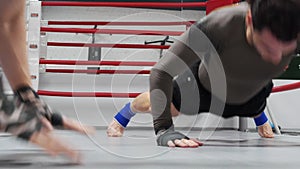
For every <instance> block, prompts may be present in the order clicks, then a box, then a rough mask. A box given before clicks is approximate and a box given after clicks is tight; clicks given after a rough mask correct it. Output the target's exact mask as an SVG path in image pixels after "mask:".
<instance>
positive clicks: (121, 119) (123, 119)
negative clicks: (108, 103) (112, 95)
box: [114, 103, 135, 128]
mask: <svg viewBox="0 0 300 169" xmlns="http://www.w3.org/2000/svg"><path fill="white" fill-rule="evenodd" d="M134 115H135V113H134V112H132V111H131V109H130V103H127V104H126V105H125V106H124V107H123V108H122V109H121V110H120V111H119V113H118V114H116V115H115V117H114V118H115V119H116V120H117V121H118V123H119V124H120V125H122V126H123V127H124V128H125V127H126V126H127V124H128V123H129V121H130V119H131V118H132V117H133V116H134Z"/></svg>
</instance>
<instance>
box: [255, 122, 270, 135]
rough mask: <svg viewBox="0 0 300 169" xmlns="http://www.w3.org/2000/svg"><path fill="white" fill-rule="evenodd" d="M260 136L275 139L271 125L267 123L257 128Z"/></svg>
mask: <svg viewBox="0 0 300 169" xmlns="http://www.w3.org/2000/svg"><path fill="white" fill-rule="evenodd" d="M257 129H258V130H257V131H258V134H259V135H260V136H261V137H263V138H274V133H273V131H272V127H271V125H270V124H269V123H268V122H267V123H265V124H264V125H261V126H258V127H257Z"/></svg>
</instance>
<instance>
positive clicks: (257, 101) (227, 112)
mask: <svg viewBox="0 0 300 169" xmlns="http://www.w3.org/2000/svg"><path fill="white" fill-rule="evenodd" d="M199 64H200V62H198V63H195V64H194V65H193V66H192V67H191V71H186V72H184V73H182V74H180V75H179V76H178V77H177V78H176V79H174V80H173V98H172V103H173V104H174V106H175V107H176V109H177V110H178V111H180V112H181V113H183V114H187V115H194V114H197V113H202V112H209V109H210V105H211V98H212V96H211V93H210V92H209V91H208V90H206V89H205V88H204V87H203V86H202V84H201V83H200V81H199V78H198V68H199ZM191 76H194V77H191ZM179 86H180V87H179ZM272 88H273V83H272V81H270V83H268V85H266V86H265V87H264V88H263V89H262V90H261V91H260V92H259V93H257V94H256V95H255V96H254V97H253V98H251V99H250V100H249V101H248V102H246V103H243V104H240V105H238V104H225V107H224V111H223V112H211V113H214V114H217V115H219V116H222V117H224V118H229V117H233V116H239V117H254V116H257V115H259V114H260V113H261V112H263V111H264V109H265V107H266V99H267V97H269V95H270V93H271V91H272ZM180 89H181V90H182V89H183V91H188V92H185V93H181V92H180ZM181 99H183V100H184V105H182V103H181ZM220 104H223V103H221V101H220Z"/></svg>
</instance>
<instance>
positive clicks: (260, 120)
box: [254, 112, 268, 126]
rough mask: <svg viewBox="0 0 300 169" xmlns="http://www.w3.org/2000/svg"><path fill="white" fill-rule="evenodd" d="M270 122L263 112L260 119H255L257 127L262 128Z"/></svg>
mask: <svg viewBox="0 0 300 169" xmlns="http://www.w3.org/2000/svg"><path fill="white" fill-rule="evenodd" d="M267 121H268V117H267V116H266V114H265V112H262V113H261V114H260V116H259V117H256V118H254V122H255V124H256V126H261V125H263V124H265V123H266V122H267Z"/></svg>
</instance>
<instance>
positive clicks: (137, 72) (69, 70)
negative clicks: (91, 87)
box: [45, 69, 150, 74]
mask: <svg viewBox="0 0 300 169" xmlns="http://www.w3.org/2000/svg"><path fill="white" fill-rule="evenodd" d="M45 71H46V72H49V73H89V74H150V70H94V69H88V70H84V69H46V70H45Z"/></svg>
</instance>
